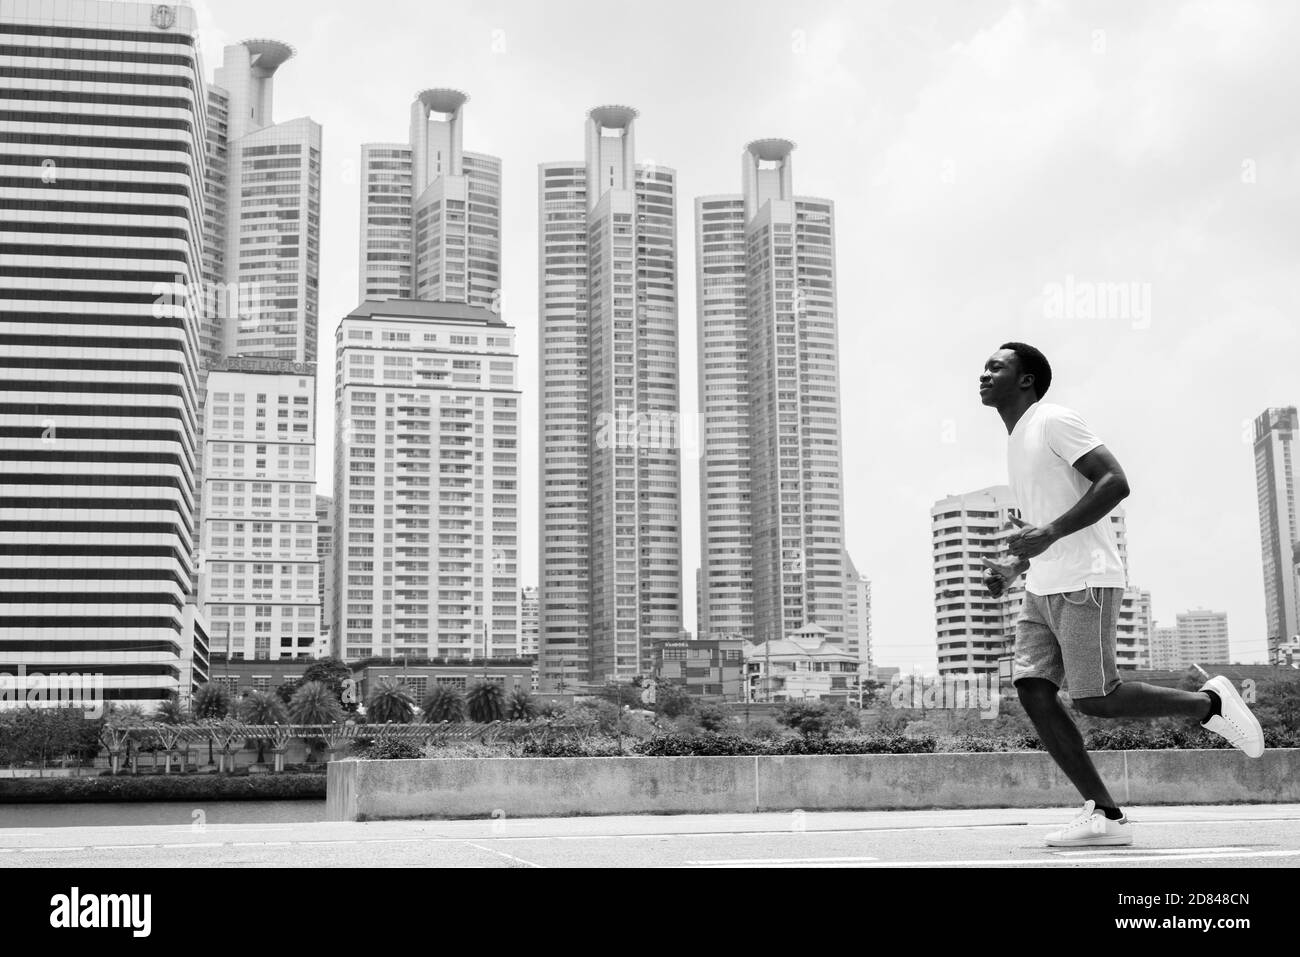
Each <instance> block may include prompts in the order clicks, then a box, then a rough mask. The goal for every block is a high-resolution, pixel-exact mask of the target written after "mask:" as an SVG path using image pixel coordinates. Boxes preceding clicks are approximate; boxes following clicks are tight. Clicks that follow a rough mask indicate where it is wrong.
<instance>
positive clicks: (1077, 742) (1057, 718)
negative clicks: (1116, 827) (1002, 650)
mask: <svg viewBox="0 0 1300 957" xmlns="http://www.w3.org/2000/svg"><path fill="white" fill-rule="evenodd" d="M1057 690H1058V689H1057V687H1056V685H1054V684H1052V682H1050V681H1048V680H1046V679H1045V678H1021V679H1020V680H1019V681H1017V682H1016V693H1017V694H1018V695H1019V696H1020V703H1021V704H1022V705H1024V708H1025V713H1026V714H1028V715H1029V720H1030V721H1032V722H1033V723H1034V729H1035V730H1036V731H1037V732H1038V740H1039V741H1040V742H1041V743H1042V745H1043V748H1044V750H1046V751H1047V753H1048V754H1050V755H1051V756H1052V760H1053V761H1055V762H1056V764H1057V767H1059V768H1060V769H1061V771H1062V772H1063V773H1064V774H1065V776H1066V777H1067V778H1069V779H1070V782H1071V783H1072V784H1073V785H1074V786H1075V787H1076V788H1078V789H1079V793H1080V794H1082V795H1083V798H1084V800H1085V801H1095V802H1096V804H1097V806H1098V807H1118V806H1119V805H1117V804H1116V803H1115V801H1114V800H1113V799H1112V798H1111V796H1110V791H1108V790H1106V785H1105V784H1104V783H1103V782H1102V780H1101V775H1100V774H1098V773H1097V766H1096V765H1095V764H1093V763H1092V758H1091V757H1090V756H1089V755H1088V749H1087V748H1086V747H1084V744H1083V735H1082V734H1080V733H1079V726H1078V725H1076V724H1075V723H1074V719H1073V718H1071V717H1070V713H1069V712H1068V711H1066V710H1065V708H1063V707H1062V706H1061V702H1060V700H1059V699H1058V698H1057V696H1056V694H1057Z"/></svg>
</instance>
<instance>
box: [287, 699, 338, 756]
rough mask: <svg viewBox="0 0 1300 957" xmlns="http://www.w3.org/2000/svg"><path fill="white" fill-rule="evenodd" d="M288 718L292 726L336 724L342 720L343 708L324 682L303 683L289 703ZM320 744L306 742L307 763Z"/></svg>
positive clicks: (315, 739) (320, 741) (316, 741)
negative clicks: (308, 752) (307, 749)
mask: <svg viewBox="0 0 1300 957" xmlns="http://www.w3.org/2000/svg"><path fill="white" fill-rule="evenodd" d="M289 717H290V719H292V721H293V723H294V724H336V723H338V722H339V721H342V720H343V706H342V705H341V704H339V699H338V696H337V695H336V694H335V693H334V689H333V688H331V687H330V686H329V685H327V684H326V683H325V682H323V681H304V682H302V684H300V685H299V686H298V690H297V691H295V692H294V693H293V698H292V699H291V700H290V701H289ZM322 743H323V742H322V739H320V738H311V739H309V740H308V741H307V744H308V746H309V747H310V748H311V753H310V754H308V756H307V759H308V760H309V761H310V760H312V758H313V756H314V755H315V752H316V748H317V747H318V746H319V745H320V744H322Z"/></svg>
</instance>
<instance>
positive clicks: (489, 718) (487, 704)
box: [465, 680, 506, 724]
mask: <svg viewBox="0 0 1300 957" xmlns="http://www.w3.org/2000/svg"><path fill="white" fill-rule="evenodd" d="M505 698H506V695H505V692H504V691H502V690H501V685H499V684H497V682H495V681H487V680H484V681H477V682H475V683H474V687H472V688H470V689H469V694H468V695H466V696H465V703H466V704H467V705H469V716H470V719H471V720H473V721H477V722H478V723H479V724H490V723H491V722H493V721H500V720H501V716H502V715H503V714H504V713H505Z"/></svg>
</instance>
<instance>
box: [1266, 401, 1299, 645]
mask: <svg viewBox="0 0 1300 957" xmlns="http://www.w3.org/2000/svg"><path fill="white" fill-rule="evenodd" d="M1298 428H1300V416H1297V413H1296V407H1295V406H1290V407H1288V408H1276V409H1266V410H1264V412H1263V413H1262V414H1261V415H1260V416H1259V417H1258V418H1257V419H1255V487H1256V490H1257V493H1258V495H1259V538H1260V545H1261V550H1262V552H1263V558H1264V627H1265V628H1266V629H1267V630H1268V660H1269V662H1270V663H1271V664H1278V663H1279V662H1280V656H1281V649H1282V647H1283V646H1284V645H1285V644H1286V643H1287V641H1288V640H1289V638H1291V637H1292V636H1294V635H1298V634H1300V604H1297V603H1298V602H1300V524H1297V521H1296V482H1297V480H1300V475H1297V473H1296V460H1295V435H1296V430H1297V429H1298Z"/></svg>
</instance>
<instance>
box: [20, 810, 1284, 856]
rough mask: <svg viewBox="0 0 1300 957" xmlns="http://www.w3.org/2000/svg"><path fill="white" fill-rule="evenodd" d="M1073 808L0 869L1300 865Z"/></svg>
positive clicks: (194, 833) (69, 840) (396, 824)
mask: <svg viewBox="0 0 1300 957" xmlns="http://www.w3.org/2000/svg"><path fill="white" fill-rule="evenodd" d="M1074 810H1075V809H1074V808H1059V809H1051V810H1043V809H1030V810H1025V809H1008V810H996V809H994V810H988V809H985V810H963V811H893V812H818V813H813V812H800V811H795V812H790V813H781V814H718V815H674V816H662V817H634V816H624V817H592V818H545V819H531V820H529V819H501V820H495V821H492V820H481V821H378V822H369V823H351V822H319V823H317V822H310V823H303V822H290V823H279V824H211V825H204V824H203V820H202V819H201V818H197V819H196V821H195V823H194V824H193V825H190V826H185V825H179V826H178V825H116V826H97V827H44V828H2V829H0V867H43V866H58V867H96V866H112V867H150V866H157V865H166V866H182V867H191V866H192V867H221V866H227V865H245V866H248V865H254V866H267V867H337V866H364V867H385V866H391V867H412V866H416V867H426V866H444V867H557V866H570V867H572V866H578V867H709V868H732V867H888V868H900V867H901V868H907V867H927V866H928V867H947V868H956V867H1061V866H1065V867H1097V866H1105V867H1116V866H1133V865H1136V866H1144V867H1184V866H1211V867H1213V866H1226V867H1296V866H1300V805H1297V804H1263V805H1261V804H1253V805H1230V806H1204V805H1200V806H1188V807H1171V806H1164V807H1150V808H1144V807H1140V806H1134V807H1130V808H1127V809H1126V810H1127V811H1128V813H1129V816H1130V818H1131V819H1132V820H1133V821H1134V823H1135V826H1136V839H1135V844H1134V845H1133V846H1132V847H1127V848H1096V849H1075V850H1055V849H1048V848H1046V847H1044V846H1043V844H1042V840H1043V836H1044V835H1045V834H1046V833H1047V832H1048V831H1050V830H1052V829H1054V828H1056V827H1059V826H1060V825H1061V824H1062V823H1064V822H1065V821H1067V820H1068V819H1069V818H1070V816H1071V815H1072V814H1073V813H1074Z"/></svg>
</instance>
